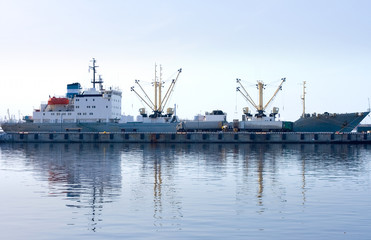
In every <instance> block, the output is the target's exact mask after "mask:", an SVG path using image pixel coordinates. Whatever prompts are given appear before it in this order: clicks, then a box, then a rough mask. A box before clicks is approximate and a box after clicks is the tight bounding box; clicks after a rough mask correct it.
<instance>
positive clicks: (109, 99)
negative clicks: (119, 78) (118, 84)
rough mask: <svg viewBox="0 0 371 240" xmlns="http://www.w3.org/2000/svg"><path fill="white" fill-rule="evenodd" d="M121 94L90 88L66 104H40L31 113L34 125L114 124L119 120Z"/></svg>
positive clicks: (111, 90)
mask: <svg viewBox="0 0 371 240" xmlns="http://www.w3.org/2000/svg"><path fill="white" fill-rule="evenodd" d="M121 98H122V92H121V91H119V90H113V89H110V90H102V91H97V90H96V89H94V88H91V89H89V90H87V91H84V92H82V93H81V94H77V95H75V96H74V97H73V98H72V99H68V100H69V103H68V104H50V103H51V102H50V101H49V103H48V104H41V105H40V109H36V110H35V111H34V112H33V121H34V122H35V123H62V122H63V123H68V122H71V123H72V122H115V121H119V120H120V118H121Z"/></svg>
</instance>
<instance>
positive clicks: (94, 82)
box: [89, 58, 102, 88]
mask: <svg viewBox="0 0 371 240" xmlns="http://www.w3.org/2000/svg"><path fill="white" fill-rule="evenodd" d="M91 61H92V62H93V66H89V71H90V69H92V70H93V80H92V81H91V83H93V88H95V84H96V83H99V84H101V83H102V81H101V79H99V81H95V74H96V73H97V70H96V68H97V67H99V66H96V65H95V63H96V60H95V58H93V60H91Z"/></svg>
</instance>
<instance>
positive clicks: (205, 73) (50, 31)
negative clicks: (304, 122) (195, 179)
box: [0, 0, 371, 122]
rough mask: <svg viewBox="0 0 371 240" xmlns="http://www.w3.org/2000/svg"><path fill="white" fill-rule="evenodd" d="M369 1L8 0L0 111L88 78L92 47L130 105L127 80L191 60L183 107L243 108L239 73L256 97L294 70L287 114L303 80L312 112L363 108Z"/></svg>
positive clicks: (232, 113) (231, 114) (369, 65)
mask: <svg viewBox="0 0 371 240" xmlns="http://www.w3.org/2000/svg"><path fill="white" fill-rule="evenodd" d="M370 12H371V1H273V0H271V1H189V0H188V1H139V0H137V1H124V0H122V1H109V0H108V1H107V0H106V1H78V0H77V1H68V0H67V1H66V0H65V1H52V0H45V1H40V0H34V1H33V0H24V1H20V0H12V1H10V0H9V1H5V0H0V79H1V80H0V81H1V89H2V91H1V92H2V93H1V95H0V101H1V105H0V118H4V116H5V115H6V111H7V109H9V110H10V112H11V114H12V115H16V116H17V117H18V112H20V114H21V115H29V114H32V109H33V108H38V106H39V104H40V102H41V101H47V99H48V96H49V95H54V94H55V95H63V94H65V92H66V85H67V84H68V83H72V82H77V81H78V82H80V83H81V84H82V85H83V86H84V87H90V86H91V84H90V74H89V72H88V66H89V60H91V58H92V57H94V58H96V59H97V64H98V65H99V66H100V67H99V69H98V71H99V73H100V74H102V75H103V78H104V80H105V86H107V87H108V86H118V87H120V88H121V89H122V91H123V112H124V113H126V114H131V115H137V114H138V111H137V110H138V108H140V107H142V106H143V105H142V104H141V102H140V100H139V99H138V98H137V97H136V96H135V95H134V93H132V92H130V87H131V86H133V85H134V80H135V79H140V80H142V81H148V82H150V81H151V80H152V79H153V75H154V64H155V62H157V63H158V64H162V65H163V69H164V71H163V75H164V79H165V80H166V79H167V78H168V77H170V76H172V75H173V74H174V73H175V72H176V70H177V69H178V68H183V73H182V74H181V75H180V78H179V82H178V84H177V86H176V87H175V92H174V93H173V96H172V98H171V102H170V104H169V105H170V106H172V105H173V104H174V103H176V104H178V105H179V108H178V112H177V113H178V115H179V116H180V117H183V118H192V117H193V116H194V115H196V114H198V113H204V112H205V111H211V110H213V109H221V110H224V111H226V112H227V113H228V120H229V121H232V120H233V119H234V118H240V117H241V115H242V108H243V107H244V106H248V104H247V103H246V102H245V101H244V100H243V99H242V97H241V96H240V95H236V92H235V88H236V82H235V79H236V78H241V79H242V80H244V81H246V87H247V89H248V90H249V93H250V94H251V95H253V96H254V99H256V96H257V92H256V88H255V87H254V86H253V84H255V83H256V80H263V81H264V82H265V83H273V84H271V86H272V87H267V89H266V101H267V100H268V97H269V96H268V95H271V94H272V93H273V92H274V90H275V87H274V86H277V85H278V83H279V79H280V78H282V77H286V78H287V82H286V83H285V84H284V85H283V91H281V92H280V93H279V95H278V97H277V98H276V99H275V102H274V103H273V104H272V105H271V107H273V106H278V107H279V108H280V109H281V117H282V118H283V119H285V120H296V119H297V118H298V117H299V116H300V114H301V109H302V105H301V100H300V96H301V92H302V89H301V83H302V81H307V87H308V88H307V92H308V94H307V110H308V112H310V113H312V112H324V111H328V112H354V111H364V110H366V109H367V108H368V98H370V97H371V94H370V89H371V81H370V76H371V41H370V40H371V24H370V23H371V15H370ZM148 87H149V85H148ZM148 91H150V90H148ZM150 92H151V93H152V91H150ZM270 110H271V108H269V111H270ZM368 121H369V122H370V117H368Z"/></svg>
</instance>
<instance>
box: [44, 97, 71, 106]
mask: <svg viewBox="0 0 371 240" xmlns="http://www.w3.org/2000/svg"><path fill="white" fill-rule="evenodd" d="M69 102H70V101H69V100H68V98H56V97H52V98H49V101H48V105H67V104H68V103H69Z"/></svg>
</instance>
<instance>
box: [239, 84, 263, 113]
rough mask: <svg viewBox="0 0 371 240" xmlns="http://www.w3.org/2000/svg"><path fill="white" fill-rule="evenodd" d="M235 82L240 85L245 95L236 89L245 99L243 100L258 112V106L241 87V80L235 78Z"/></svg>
mask: <svg viewBox="0 0 371 240" xmlns="http://www.w3.org/2000/svg"><path fill="white" fill-rule="evenodd" d="M236 82H237V83H238V84H240V86H241V88H242V89H243V91H244V92H245V93H243V92H242V91H241V90H240V88H239V87H237V88H236V90H237V91H239V92H240V93H241V94H242V96H243V97H244V98H245V100H247V101H248V102H249V103H250V104H251V105H252V106H253V107H254V108H255V109H256V110H258V106H257V105H256V104H255V102H254V100H252V98H251V96H250V95H249V93H248V92H247V91H246V89H245V87H244V86H243V85H242V83H241V79H239V78H237V79H236Z"/></svg>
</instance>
